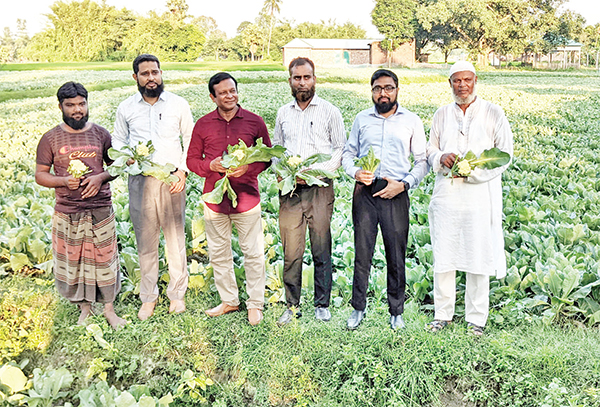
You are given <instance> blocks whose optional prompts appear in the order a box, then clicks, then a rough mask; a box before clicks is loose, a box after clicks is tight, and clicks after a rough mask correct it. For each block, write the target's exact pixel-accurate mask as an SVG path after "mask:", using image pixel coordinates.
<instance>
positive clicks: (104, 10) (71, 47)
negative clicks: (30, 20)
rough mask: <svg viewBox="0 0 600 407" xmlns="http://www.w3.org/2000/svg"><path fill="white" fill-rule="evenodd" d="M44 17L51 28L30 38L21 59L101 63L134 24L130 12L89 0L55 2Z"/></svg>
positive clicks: (118, 47) (118, 46) (114, 49)
mask: <svg viewBox="0 0 600 407" xmlns="http://www.w3.org/2000/svg"><path fill="white" fill-rule="evenodd" d="M50 10H51V11H52V12H51V13H50V14H46V17H47V18H48V20H49V25H50V27H49V28H48V29H46V30H44V31H42V32H41V33H38V34H36V35H34V36H33V38H32V39H31V41H30V42H29V44H28V46H27V48H26V49H25V50H24V55H25V56H27V57H29V58H30V59H34V60H47V61H102V60H106V59H108V58H110V56H111V55H112V54H113V53H114V52H115V51H117V50H119V49H120V46H121V41H122V36H123V33H124V32H126V31H127V30H128V28H129V27H130V26H131V24H132V23H133V16H132V13H131V11H129V10H127V9H122V10H117V9H116V8H115V7H113V6H108V5H107V4H106V3H105V2H103V3H102V4H98V3H95V2H93V1H90V0H84V1H81V2H77V1H72V2H70V3H67V2H63V1H57V2H55V3H54V4H52V5H51V6H50Z"/></svg>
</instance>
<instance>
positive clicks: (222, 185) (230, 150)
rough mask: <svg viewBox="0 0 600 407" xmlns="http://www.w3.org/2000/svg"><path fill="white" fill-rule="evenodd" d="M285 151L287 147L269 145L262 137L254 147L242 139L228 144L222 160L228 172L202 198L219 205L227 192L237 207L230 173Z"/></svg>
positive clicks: (281, 154) (280, 155)
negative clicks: (266, 144)
mask: <svg viewBox="0 0 600 407" xmlns="http://www.w3.org/2000/svg"><path fill="white" fill-rule="evenodd" d="M284 152H285V147H283V146H274V147H267V146H265V145H264V144H263V142H262V140H261V139H258V140H256V145H255V146H252V147H248V146H247V145H246V143H244V142H243V141H242V140H240V142H239V143H238V144H235V145H230V146H228V147H227V154H225V156H223V160H222V161H221V165H222V166H223V167H225V168H227V172H226V173H225V176H224V177H223V178H221V179H220V180H218V181H217V182H216V183H215V187H214V189H213V190H212V191H211V192H208V193H206V194H203V195H202V200H203V201H204V202H206V203H211V204H216V205H218V204H220V203H221V202H223V196H224V195H225V193H227V197H228V198H229V199H231V203H232V205H233V207H234V208H235V207H237V194H236V193H235V191H234V190H233V188H232V187H231V183H230V182H229V175H230V174H231V173H232V172H233V171H235V170H236V169H237V168H238V167H241V166H242V165H248V164H252V163H255V162H267V161H270V160H271V158H273V157H282V156H283V153H284Z"/></svg>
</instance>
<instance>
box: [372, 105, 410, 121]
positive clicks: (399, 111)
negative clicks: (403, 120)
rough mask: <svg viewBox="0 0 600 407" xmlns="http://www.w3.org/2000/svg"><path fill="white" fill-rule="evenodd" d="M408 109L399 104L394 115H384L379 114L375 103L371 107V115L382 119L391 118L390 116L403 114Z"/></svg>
mask: <svg viewBox="0 0 600 407" xmlns="http://www.w3.org/2000/svg"><path fill="white" fill-rule="evenodd" d="M407 111H408V110H406V109H405V108H403V107H402V106H400V105H399V104H398V105H397V107H396V111H395V112H394V114H393V115H391V116H389V117H383V116H382V115H380V114H379V112H377V109H376V108H375V105H373V107H372V108H371V109H370V111H369V116H374V117H379V118H381V119H389V118H390V117H393V116H398V115H401V114H405V113H406V112H407Z"/></svg>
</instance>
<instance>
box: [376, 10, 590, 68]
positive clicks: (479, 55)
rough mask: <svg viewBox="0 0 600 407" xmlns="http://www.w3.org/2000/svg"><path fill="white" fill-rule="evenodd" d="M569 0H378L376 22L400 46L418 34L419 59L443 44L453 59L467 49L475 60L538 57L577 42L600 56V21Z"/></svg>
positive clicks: (389, 42) (390, 44)
mask: <svg viewBox="0 0 600 407" xmlns="http://www.w3.org/2000/svg"><path fill="white" fill-rule="evenodd" d="M567 2H568V0H376V4H375V8H374V9H373V12H372V19H373V24H374V25H375V26H376V27H377V28H378V30H379V32H381V33H382V34H383V35H385V37H386V41H385V43H384V46H386V47H388V49H390V48H395V47H396V46H397V45H398V44H401V43H403V42H406V41H408V40H411V39H413V38H414V40H415V47H416V58H417V60H419V59H420V58H421V57H422V55H423V54H424V53H425V52H426V51H427V50H428V49H430V47H431V45H435V46H436V47H438V48H439V49H440V50H441V51H442V52H443V54H444V57H445V59H446V60H447V58H448V55H449V53H450V51H452V50H454V49H456V48H461V49H465V50H467V51H468V52H469V54H470V57H471V59H472V60H474V61H477V60H479V62H484V63H485V62H487V56H488V55H490V53H492V52H493V53H495V54H497V55H504V56H506V55H523V54H530V55H533V56H534V57H535V56H538V55H539V54H547V53H549V52H550V51H552V50H554V49H556V48H557V47H560V46H565V45H567V44H569V42H570V41H576V42H579V43H581V44H583V52H584V53H587V54H588V56H590V55H591V56H592V58H593V60H596V58H597V53H598V51H599V50H600V24H596V25H587V26H586V24H585V18H584V17H583V16H581V15H580V14H578V13H575V12H573V11H570V10H565V9H564V6H565V4H566V3H567Z"/></svg>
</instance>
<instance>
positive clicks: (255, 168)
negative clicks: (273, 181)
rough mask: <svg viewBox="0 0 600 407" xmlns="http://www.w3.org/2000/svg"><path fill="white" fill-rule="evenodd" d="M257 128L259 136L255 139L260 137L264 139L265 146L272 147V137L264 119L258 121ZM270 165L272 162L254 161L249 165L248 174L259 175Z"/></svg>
mask: <svg viewBox="0 0 600 407" xmlns="http://www.w3.org/2000/svg"><path fill="white" fill-rule="evenodd" d="M257 130H258V131H257V137H256V138H255V140H258V139H259V138H260V139H262V143H263V144H264V145H265V146H267V147H271V138H270V137H269V130H268V129H267V126H266V125H265V122H264V121H262V120H260V121H259V122H258V129H257ZM269 165H271V162H255V163H252V164H250V165H249V166H248V174H250V175H253V176H257V175H258V174H260V173H261V172H263V171H264V170H266V169H267V168H268V167H269Z"/></svg>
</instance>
